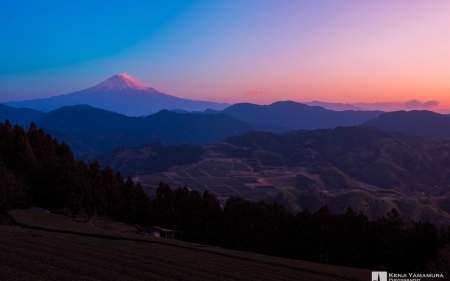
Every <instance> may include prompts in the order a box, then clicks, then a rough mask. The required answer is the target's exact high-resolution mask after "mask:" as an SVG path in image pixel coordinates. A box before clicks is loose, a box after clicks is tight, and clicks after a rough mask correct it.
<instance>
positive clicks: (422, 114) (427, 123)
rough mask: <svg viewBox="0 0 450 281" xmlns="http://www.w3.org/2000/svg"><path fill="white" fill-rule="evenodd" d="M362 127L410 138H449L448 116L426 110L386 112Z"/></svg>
mask: <svg viewBox="0 0 450 281" xmlns="http://www.w3.org/2000/svg"><path fill="white" fill-rule="evenodd" d="M364 125H366V126H372V127H375V128H378V129H380V130H384V131H392V132H402V133H405V134H408V135H412V136H430V137H437V138H450V118H449V116H447V115H442V114H439V113H436V112H433V111H428V110H411V111H394V112H388V113H384V114H381V115H380V116H378V117H377V118H374V119H371V120H368V121H367V122H365V123H364Z"/></svg>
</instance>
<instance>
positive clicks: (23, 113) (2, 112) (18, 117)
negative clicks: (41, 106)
mask: <svg viewBox="0 0 450 281" xmlns="http://www.w3.org/2000/svg"><path fill="white" fill-rule="evenodd" d="M43 115H44V113H43V112H41V111H37V110H34V109H29V108H14V107H11V106H7V105H4V104H0V122H4V121H5V120H6V119H8V120H9V122H11V124H20V125H24V126H28V125H30V123H31V122H32V121H35V120H37V119H39V118H40V117H41V116H43Z"/></svg>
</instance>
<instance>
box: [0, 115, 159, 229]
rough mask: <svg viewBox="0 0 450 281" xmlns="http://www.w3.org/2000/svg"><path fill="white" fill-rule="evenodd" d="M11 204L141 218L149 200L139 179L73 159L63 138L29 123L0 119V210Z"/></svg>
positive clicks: (125, 219)
mask: <svg viewBox="0 0 450 281" xmlns="http://www.w3.org/2000/svg"><path fill="white" fill-rule="evenodd" d="M13 205H15V206H16V207H28V206H33V205H34V206H39V207H42V208H46V209H49V210H51V211H53V212H56V213H64V214H66V215H68V214H78V213H86V214H94V213H96V214H98V215H104V216H107V217H109V218H113V219H117V220H121V221H123V222H127V223H131V224H134V223H139V224H145V223H147V221H148V213H149V210H150V207H151V200H150V198H149V197H148V196H147V195H146V194H145V192H144V190H143V188H142V186H141V185H140V184H139V183H137V184H135V183H134V182H133V181H132V180H131V179H130V178H128V179H123V178H122V176H121V174H120V173H114V172H113V170H112V169H111V168H109V167H106V168H104V169H103V170H102V169H101V168H100V165H99V164H98V163H97V162H93V163H89V164H86V163H84V162H83V161H76V160H74V157H73V153H72V151H71V149H70V147H69V146H68V145H67V144H65V143H64V142H63V143H61V144H60V143H59V142H58V141H57V140H56V139H54V138H52V137H51V136H50V135H49V134H45V133H44V132H43V131H42V130H41V129H37V128H36V126H35V125H34V123H32V124H31V125H30V128H29V130H28V131H27V132H25V130H24V129H23V128H22V127H21V126H18V125H15V126H14V127H12V126H11V124H10V122H9V121H8V120H6V122H5V123H4V124H3V123H0V212H1V213H5V212H6V211H7V210H8V209H9V208H11V207H12V206H13Z"/></svg>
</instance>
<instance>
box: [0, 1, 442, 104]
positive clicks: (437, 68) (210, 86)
mask: <svg viewBox="0 0 450 281" xmlns="http://www.w3.org/2000/svg"><path fill="white" fill-rule="evenodd" d="M448 15H450V1H426V0H423V1H414V0H408V1H406V0H405V1H398V0H388V1H387V0H384V1H383V0H381V1H356V0H354V1H325V0H324V1H300V0H284V1H269V0H246V1H239V0H227V1H215V0H209V1H176V0H173V1H171V0H167V1H114V0H110V1H83V0H76V1H75V0H66V1H46V0H42V1H21V0H15V1H1V2H0V26H1V28H0V38H1V39H0V102H6V101H11V100H16V101H18V100H24V99H36V98H43V97H49V96H55V95H61V94H67V93H71V92H74V91H78V90H82V89H85V88H88V87H91V86H94V85H96V84H98V83H100V82H102V81H103V80H106V79H107V78H109V77H110V76H112V75H115V74H118V73H127V74H129V75H131V76H132V77H135V78H136V79H137V80H138V81H139V82H140V83H142V84H144V85H146V86H149V87H153V88H155V89H157V90H159V91H161V92H164V93H167V94H170V95H174V96H177V97H181V98H190V99H197V100H207V101H214V102H226V103H230V104H231V103H237V102H251V103H256V104H270V103H272V102H275V101H278V100H293V101H298V102H309V101H313V100H316V101H324V102H331V103H357V104H358V105H359V106H361V105H364V104H366V105H368V104H373V103H378V104H379V105H380V106H381V105H382V104H385V105H391V106H392V104H401V105H403V106H406V107H408V105H415V106H416V107H418V108H429V109H433V110H436V111H439V110H441V111H446V110H448V109H450V79H449V78H450V52H449V51H448V50H450V32H449V31H450V17H449V16H448ZM410 108H415V107H414V106H410Z"/></svg>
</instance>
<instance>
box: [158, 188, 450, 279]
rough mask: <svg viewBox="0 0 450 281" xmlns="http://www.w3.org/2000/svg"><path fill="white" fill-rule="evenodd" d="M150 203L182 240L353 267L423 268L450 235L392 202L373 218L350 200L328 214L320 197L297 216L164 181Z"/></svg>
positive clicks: (279, 208) (161, 222) (449, 230)
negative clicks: (405, 214) (405, 215)
mask: <svg viewBox="0 0 450 281" xmlns="http://www.w3.org/2000/svg"><path fill="white" fill-rule="evenodd" d="M153 207H154V209H153V210H152V213H150V218H151V220H153V222H154V223H157V224H158V225H160V226H165V227H169V228H173V229H180V230H183V231H184V234H185V240H187V241H191V242H197V243H208V244H213V245H217V246H220V247H224V248H229V249H237V250H244V251H252V252H258V253H262V254H268V255H276V256H282V257H288V258H293V259H300V260H309V261H314V262H321V263H331V264H337V265H343V266H350V267H361V268H372V269H388V270H391V271H397V272H408V271H414V270H416V271H422V272H423V271H426V270H427V268H428V267H429V266H430V261H436V260H438V259H439V257H438V255H439V253H441V252H442V251H441V252H440V250H441V249H442V248H444V246H445V245H446V244H448V243H450V227H449V228H447V229H445V228H438V227H436V226H435V225H434V224H431V223H428V222H422V221H419V222H411V223H409V224H407V223H405V222H403V221H402V218H401V217H400V215H399V213H398V211H397V210H396V209H392V211H390V212H389V213H388V214H387V216H384V217H382V218H380V219H378V220H372V221H370V220H369V219H368V218H367V216H365V215H363V214H362V213H356V212H355V211H354V210H353V209H351V208H348V209H347V211H346V212H345V213H343V214H333V213H332V212H331V210H330V208H329V207H328V205H325V206H323V207H322V208H320V209H319V210H318V211H316V212H315V213H311V212H310V211H309V210H308V209H305V210H304V211H302V212H299V213H298V214H297V215H296V216H295V215H293V214H291V213H289V212H288V211H287V210H286V209H285V208H284V207H283V206H282V205H279V204H277V203H273V204H269V203H267V202H263V201H260V202H257V203H255V202H249V201H247V200H245V199H242V198H239V197H231V198H229V199H228V200H227V202H226V204H225V206H224V208H223V209H221V208H220V204H219V201H218V200H217V199H216V198H215V196H214V195H211V194H209V193H208V191H205V193H204V194H203V196H200V194H199V193H198V191H189V190H188V189H187V188H186V187H182V188H181V187H180V188H178V189H175V190H173V191H172V190H171V189H170V187H169V186H167V185H165V184H163V183H161V184H160V186H159V188H158V190H157V197H156V198H155V200H153ZM156 207H157V208H156ZM448 254H450V253H447V254H445V255H448ZM441 255H442V253H441ZM447 258H448V256H447Z"/></svg>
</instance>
